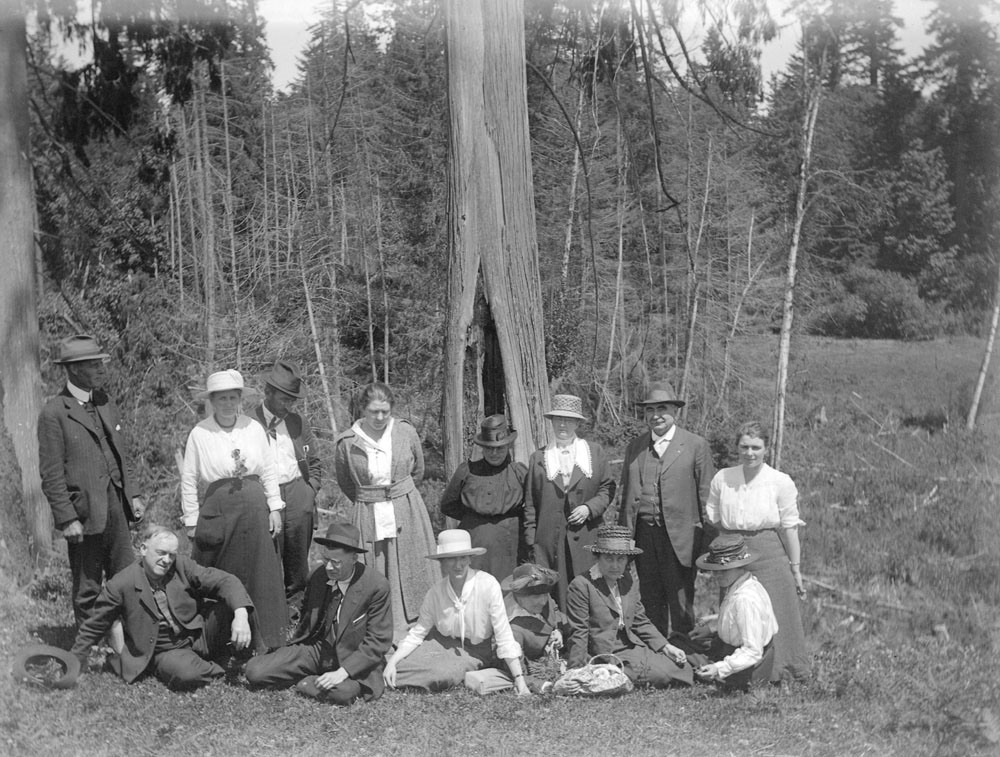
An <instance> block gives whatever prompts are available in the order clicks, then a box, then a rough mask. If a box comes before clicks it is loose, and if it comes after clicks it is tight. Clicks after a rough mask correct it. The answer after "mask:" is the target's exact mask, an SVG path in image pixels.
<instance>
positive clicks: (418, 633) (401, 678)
mask: <svg viewBox="0 0 1000 757" xmlns="http://www.w3.org/2000/svg"><path fill="white" fill-rule="evenodd" d="M485 553H486V549H485V548H483V547H473V546H472V537H471V536H470V535H469V532H468V531H463V530H461V529H449V530H445V531H442V532H441V533H440V535H439V536H438V543H437V548H436V550H435V552H434V553H433V554H430V555H427V557H428V558H430V559H431V560H440V561H441V572H442V573H443V574H444V577H443V578H442V579H441V580H440V581H438V582H437V583H435V584H434V585H433V586H432V587H431V590H430V591H428V592H427V596H426V597H424V601H423V604H422V605H421V606H420V617H419V618H418V619H417V622H416V624H415V625H414V626H413V628H411V629H410V631H409V633H408V634H407V635H406V638H405V639H403V641H402V642H401V643H400V644H399V646H398V647H397V648H396V651H395V652H394V653H393V655H392V657H390V658H389V662H388V663H387V664H386V666H385V671H384V672H383V677H384V678H385V683H386V685H388V686H391V687H394V688H396V687H399V688H402V687H407V688H419V689H426V690H428V691H441V690H443V689H448V688H451V687H452V686H459V685H461V684H462V683H463V682H464V681H465V674H466V673H468V672H471V671H474V670H479V669H480V668H482V667H484V666H492V663H493V662H494V661H495V660H496V659H498V658H499V659H501V660H503V661H504V663H505V664H506V665H507V668H508V670H510V675H511V677H512V678H513V679H514V690H515V691H516V692H517V693H518V694H530V693H531V692H530V691H529V690H528V685H527V684H526V683H525V680H524V671H523V670H522V669H521V647H520V645H519V644H518V643H517V641H515V639H514V634H513V632H512V631H511V630H510V622H509V621H508V620H507V609H506V606H505V605H504V599H503V592H502V591H501V589H500V582H499V581H497V580H496V579H495V578H494V577H493V576H491V575H490V574H489V573H486V572H484V571H481V570H474V569H473V568H472V567H471V566H472V558H473V557H474V556H478V555H483V554H485ZM494 643H495V644H496V651H495V652H494V649H493V646H494Z"/></svg>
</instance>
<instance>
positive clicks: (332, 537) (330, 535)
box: [313, 520, 368, 552]
mask: <svg viewBox="0 0 1000 757" xmlns="http://www.w3.org/2000/svg"><path fill="white" fill-rule="evenodd" d="M313 541H314V542H316V543H317V544H320V545H322V546H324V547H333V548H338V547H339V548H340V549H348V550H350V551H351V552H367V551H368V550H367V549H365V548H364V547H363V546H362V542H361V532H360V531H359V530H358V529H357V528H356V527H355V526H352V525H351V524H350V523H348V522H347V521H343V520H342V521H334V522H333V523H331V524H330V526H329V527H328V528H327V529H326V535H325V536H314V537H313Z"/></svg>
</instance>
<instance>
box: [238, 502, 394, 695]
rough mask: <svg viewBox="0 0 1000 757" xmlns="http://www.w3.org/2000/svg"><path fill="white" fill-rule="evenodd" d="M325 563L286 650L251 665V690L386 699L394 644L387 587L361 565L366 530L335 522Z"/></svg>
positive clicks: (324, 540)
mask: <svg viewBox="0 0 1000 757" xmlns="http://www.w3.org/2000/svg"><path fill="white" fill-rule="evenodd" d="M313 541H315V542H316V543H317V544H319V545H321V546H322V547H323V561H324V563H323V565H321V566H320V567H318V568H316V570H314V571H313V573H312V575H311V576H310V577H309V584H308V585H307V586H306V593H305V599H304V600H303V603H302V614H301V620H300V621H299V626H298V629H297V630H296V632H295V636H294V637H293V638H292V640H291V641H290V642H289V645H288V646H286V647H281V648H280V649H276V650H275V651H273V652H270V653H269V654H265V655H261V656H259V657H254V658H253V659H251V660H250V662H249V663H247V668H246V677H247V681H248V682H249V683H250V685H251V686H260V687H274V688H281V687H288V686H293V685H294V686H295V690H296V691H298V692H299V693H301V694H305V695H307V696H311V697H316V698H317V699H322V700H323V701H327V702H331V703H333V704H339V705H348V704H351V703H353V702H354V701H355V700H357V699H359V698H363V699H364V700H365V701H371V700H373V699H377V698H378V697H380V696H381V695H382V691H383V690H384V688H385V684H384V682H383V680H382V668H383V665H384V662H385V654H386V652H388V651H389V647H390V646H391V644H392V608H391V606H390V604H389V582H388V581H387V580H386V579H385V577H384V576H382V575H381V574H380V573H379V572H378V571H375V570H372V569H371V568H370V567H368V566H366V565H365V564H364V563H360V562H358V555H359V554H362V553H364V552H367V551H368V550H366V549H365V548H364V547H362V546H361V532H360V531H358V529H357V528H355V527H354V526H352V525H351V524H349V523H347V522H344V521H340V522H334V523H332V524H331V525H330V527H329V528H328V529H327V531H326V535H325V536H317V537H315V539H314V540H313Z"/></svg>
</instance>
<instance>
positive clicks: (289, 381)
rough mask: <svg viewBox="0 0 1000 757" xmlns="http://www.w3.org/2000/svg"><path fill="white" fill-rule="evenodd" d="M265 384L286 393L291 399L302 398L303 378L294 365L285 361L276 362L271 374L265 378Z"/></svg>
mask: <svg viewBox="0 0 1000 757" xmlns="http://www.w3.org/2000/svg"><path fill="white" fill-rule="evenodd" d="M264 383H265V384H267V385H268V386H271V387H274V388H275V389H277V390H278V391H279V392H284V393H285V394H287V395H288V396H289V397H295V398H296V399H299V398H301V397H302V377H301V376H300V375H299V368H298V366H297V365H295V364H294V363H289V362H287V361H285V360H275V361H274V365H272V366H271V372H270V373H268V374H267V375H266V376H264Z"/></svg>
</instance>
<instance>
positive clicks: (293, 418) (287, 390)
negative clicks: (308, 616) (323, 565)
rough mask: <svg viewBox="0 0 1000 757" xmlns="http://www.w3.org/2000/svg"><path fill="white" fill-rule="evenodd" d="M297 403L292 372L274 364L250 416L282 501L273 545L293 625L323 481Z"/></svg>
mask: <svg viewBox="0 0 1000 757" xmlns="http://www.w3.org/2000/svg"><path fill="white" fill-rule="evenodd" d="M301 397H302V378H301V376H300V375H299V369H298V367H297V366H295V365H294V364H292V363H289V362H286V361H284V360H278V361H276V362H275V363H274V365H272V366H271V371H270V372H269V373H268V374H267V375H266V376H265V377H264V402H263V403H262V404H260V405H258V406H257V408H256V409H255V410H254V412H253V417H254V418H256V419H257V421H258V422H259V423H260V424H261V425H262V426H263V427H264V430H265V431H267V438H268V441H269V442H270V445H271V452H272V453H273V455H274V461H275V469H276V470H277V472H278V484H279V485H280V488H281V498H282V499H283V500H284V501H285V509H284V510H282V511H281V519H282V527H281V535H280V536H279V537H278V538H277V540H276V543H277V546H278V554H280V555H281V565H282V569H283V572H284V576H285V600H286V601H287V603H288V610H289V612H290V613H291V614H292V620H293V622H294V621H295V620H297V617H296V616H295V613H296V612H297V611H298V607H299V605H300V604H301V603H302V593H303V592H304V591H305V588H306V581H307V580H308V578H309V544H310V542H311V541H312V534H313V529H314V528H315V526H316V519H315V512H314V511H315V506H316V495H317V493H318V492H319V489H320V486H321V484H322V476H323V469H322V467H321V465H320V460H319V455H318V454H317V452H316V445H315V443H314V441H313V433H312V429H310V428H309V424H308V423H306V422H305V420H304V419H303V418H302V416H301V415H299V414H298V413H294V412H292V406H293V405H294V404H295V403H296V401H298V400H299V399H300V398H301Z"/></svg>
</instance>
